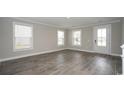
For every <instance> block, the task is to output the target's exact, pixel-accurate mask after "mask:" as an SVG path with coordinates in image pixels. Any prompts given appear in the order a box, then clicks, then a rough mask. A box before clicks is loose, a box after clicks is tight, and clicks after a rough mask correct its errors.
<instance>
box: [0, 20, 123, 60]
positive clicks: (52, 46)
mask: <svg viewBox="0 0 124 93" xmlns="http://www.w3.org/2000/svg"><path fill="white" fill-rule="evenodd" d="M13 22H24V21H20V20H15V19H10V18H0V59H4V58H10V57H16V56H23V55H26V54H32V53H38V52H44V51H50V50H56V49H62V48H77V49H81V50H88V51H92V50H93V26H91V27H85V28H81V30H82V41H81V43H82V46H81V47H73V46H72V30H66V31H65V41H66V42H65V46H64V47H58V46H57V30H58V28H54V27H49V26H45V25H40V24H33V27H34V38H33V41H34V49H33V50H26V51H20V52H14V51H13ZM24 23H28V22H24ZM29 24H32V23H29ZM123 27H124V24H123ZM111 29H112V36H111V45H112V48H111V49H112V53H113V54H121V48H120V46H121V44H122V42H121V41H122V37H123V43H124V29H123V32H122V23H121V22H118V23H112V24H111ZM122 33H123V34H122ZM121 34H122V35H121Z"/></svg>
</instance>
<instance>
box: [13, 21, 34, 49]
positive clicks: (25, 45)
mask: <svg viewBox="0 0 124 93" xmlns="http://www.w3.org/2000/svg"><path fill="white" fill-rule="evenodd" d="M32 30H33V27H32V26H31V25H28V24H22V23H14V50H16V51H18V50H26V49H32V48H33V31H32Z"/></svg>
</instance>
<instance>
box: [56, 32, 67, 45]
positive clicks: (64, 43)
mask: <svg viewBox="0 0 124 93" xmlns="http://www.w3.org/2000/svg"><path fill="white" fill-rule="evenodd" d="M59 31H60V32H63V33H64V40H63V44H62V45H59V44H58V32H59ZM57 45H58V46H59V47H60V46H64V45H65V31H63V30H57Z"/></svg>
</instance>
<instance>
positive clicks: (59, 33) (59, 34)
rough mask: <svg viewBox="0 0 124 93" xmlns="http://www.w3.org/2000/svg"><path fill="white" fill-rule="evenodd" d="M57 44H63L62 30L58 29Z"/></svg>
mask: <svg viewBox="0 0 124 93" xmlns="http://www.w3.org/2000/svg"><path fill="white" fill-rule="evenodd" d="M58 45H64V32H63V31H58Z"/></svg>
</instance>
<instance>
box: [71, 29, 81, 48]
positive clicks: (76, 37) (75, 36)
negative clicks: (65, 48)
mask: <svg viewBox="0 0 124 93" xmlns="http://www.w3.org/2000/svg"><path fill="white" fill-rule="evenodd" d="M73 45H74V46H80V45H81V31H74V32H73Z"/></svg>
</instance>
